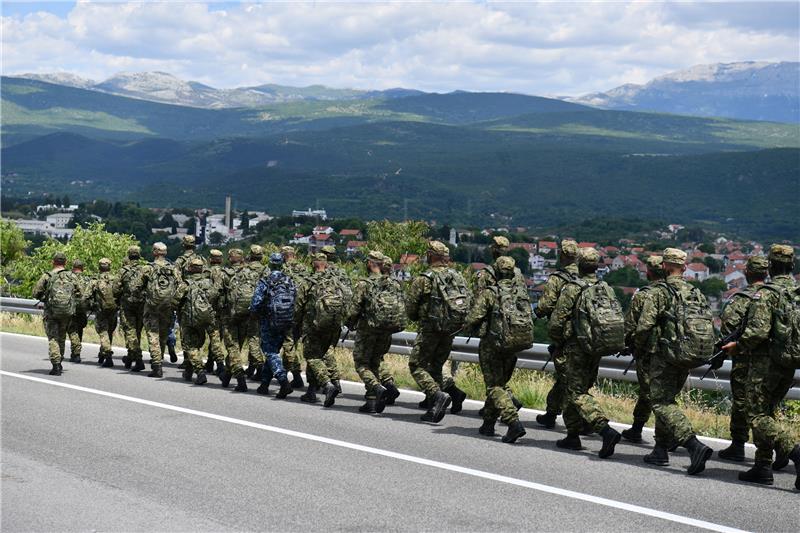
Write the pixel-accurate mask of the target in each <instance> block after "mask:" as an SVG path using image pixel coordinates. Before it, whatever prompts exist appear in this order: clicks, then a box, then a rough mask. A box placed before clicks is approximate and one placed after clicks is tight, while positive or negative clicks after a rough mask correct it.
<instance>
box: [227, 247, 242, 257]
mask: <svg viewBox="0 0 800 533" xmlns="http://www.w3.org/2000/svg"><path fill="white" fill-rule="evenodd" d="M243 256H244V252H243V251H242V249H241V248H231V249H230V250H228V259H230V258H231V257H243Z"/></svg>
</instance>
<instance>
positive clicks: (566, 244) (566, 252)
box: [561, 239, 578, 258]
mask: <svg viewBox="0 0 800 533" xmlns="http://www.w3.org/2000/svg"><path fill="white" fill-rule="evenodd" d="M561 254H562V255H563V256H565V257H572V258H575V257H578V243H577V242H575V241H573V240H572V239H564V240H563V241H561Z"/></svg>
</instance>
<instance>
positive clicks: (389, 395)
mask: <svg viewBox="0 0 800 533" xmlns="http://www.w3.org/2000/svg"><path fill="white" fill-rule="evenodd" d="M383 386H384V387H386V405H394V402H395V401H396V400H397V399H398V398H399V397H400V390H398V388H397V387H396V386H395V384H394V383H393V382H391V381H387V382H386V383H384V384H383Z"/></svg>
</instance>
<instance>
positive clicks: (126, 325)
mask: <svg viewBox="0 0 800 533" xmlns="http://www.w3.org/2000/svg"><path fill="white" fill-rule="evenodd" d="M119 321H120V327H121V328H122V333H123V334H124V335H125V347H126V348H127V349H128V355H129V356H131V357H133V358H134V359H135V358H137V357H141V353H142V330H143V329H144V306H143V305H140V306H122V309H120V313H119Z"/></svg>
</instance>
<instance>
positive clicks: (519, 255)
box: [508, 248, 531, 276]
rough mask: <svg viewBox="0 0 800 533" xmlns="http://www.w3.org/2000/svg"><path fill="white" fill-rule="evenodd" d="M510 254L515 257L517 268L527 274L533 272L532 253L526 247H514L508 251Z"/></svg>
mask: <svg viewBox="0 0 800 533" xmlns="http://www.w3.org/2000/svg"><path fill="white" fill-rule="evenodd" d="M508 255H509V256H511V257H512V258H514V262H515V263H516V264H517V268H518V269H520V270H521V271H522V273H523V274H525V275H526V276H527V275H528V274H530V272H531V263H530V254H528V251H527V250H525V249H524V248H514V249H512V250H511V251H509V252H508Z"/></svg>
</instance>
